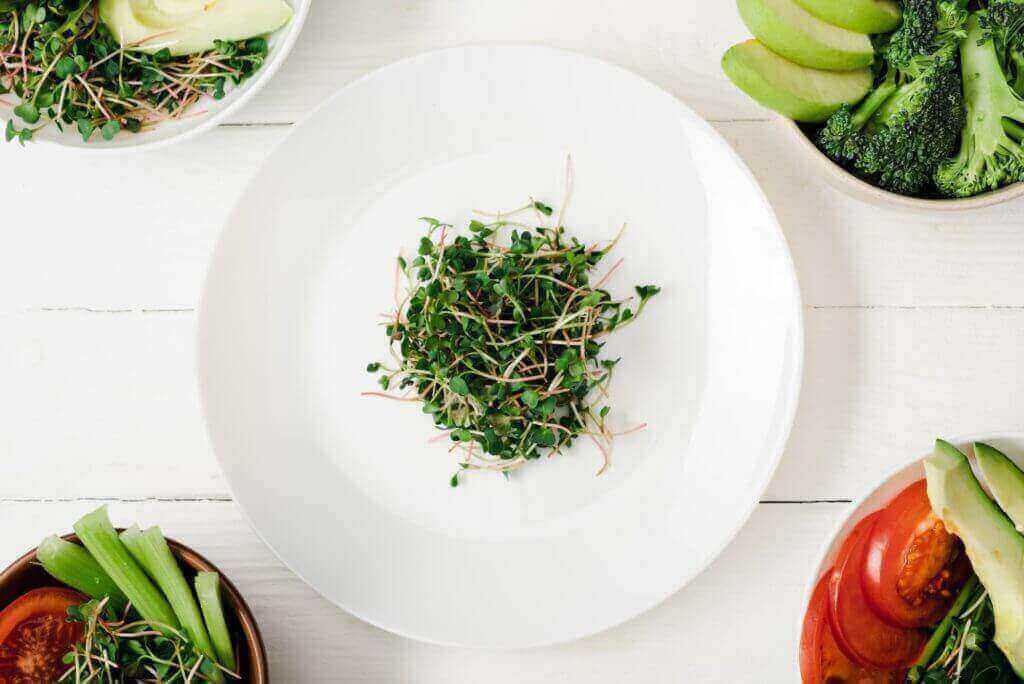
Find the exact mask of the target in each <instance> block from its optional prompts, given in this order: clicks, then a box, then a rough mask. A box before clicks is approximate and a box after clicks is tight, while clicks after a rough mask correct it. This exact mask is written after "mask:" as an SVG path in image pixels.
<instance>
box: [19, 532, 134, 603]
mask: <svg viewBox="0 0 1024 684" xmlns="http://www.w3.org/2000/svg"><path fill="white" fill-rule="evenodd" d="M36 558H38V559H39V562H40V563H41V564H42V566H43V569H45V570H46V572H48V573H50V575H52V576H53V577H54V578H55V579H57V580H59V581H60V582H63V583H64V584H66V585H68V586H70V587H74V588H75V589H77V590H78V591H80V592H82V593H83V594H86V595H87V596H91V597H92V598H94V599H98V600H102V599H104V598H105V599H107V605H108V606H110V607H111V608H113V609H114V611H115V612H117V613H120V612H121V611H123V610H124V607H125V606H126V605H127V604H128V598H127V597H126V596H125V595H124V592H122V591H121V590H120V589H118V588H117V585H116V584H114V580H112V579H110V575H108V574H107V573H106V572H104V571H103V568H101V567H100V564H99V563H97V562H96V559H95V558H93V557H92V555H90V553H89V552H88V551H86V550H85V549H83V548H82V547H81V546H79V545H78V544H72V543H71V542H69V541H66V540H64V539H61V538H60V537H58V536H57V535H52V536H50V537H47V538H46V539H44V540H43V543H41V544H40V545H39V548H38V549H36Z"/></svg>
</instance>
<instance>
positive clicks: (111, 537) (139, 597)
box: [75, 506, 180, 633]
mask: <svg viewBox="0 0 1024 684" xmlns="http://www.w3.org/2000/svg"><path fill="white" fill-rule="evenodd" d="M75 534H77V535H78V538H79V539H81V540H82V543H83V544H85V548H87V549H88V550H89V553H91V554H92V557H93V558H95V559H96V562H97V563H99V564H100V567H101V568H103V570H105V571H106V573H107V574H108V575H110V578H111V579H112V580H114V583H115V584H117V586H118V587H120V589H121V591H123V592H124V595H125V596H127V597H128V600H129V601H131V602H132V606H133V607H134V608H135V610H136V611H138V613H139V615H141V616H142V618H143V619H144V620H146V621H147V622H150V623H152V624H153V625H154V626H156V627H158V628H159V629H160V631H162V632H165V633H169V630H174V631H177V630H178V629H179V628H180V625H179V624H178V618H176V617H174V611H173V610H171V606H170V605H169V604H168V603H167V600H166V599H165V598H164V596H163V594H161V593H160V590H159V589H157V588H156V587H155V586H153V583H152V582H150V581H149V578H148V577H146V573H145V572H144V571H143V570H142V568H140V567H139V564H138V563H136V562H135V559H134V558H132V556H131V554H130V553H128V549H126V548H125V547H124V544H122V543H121V540H120V539H118V537H117V530H115V529H114V526H113V525H111V524H110V518H109V517H108V516H107V507H106V506H101V507H100V508H97V509H96V510H95V511H93V512H92V513H89V514H88V515H86V516H84V517H83V518H82V519H81V520H79V521H78V522H76V523H75Z"/></svg>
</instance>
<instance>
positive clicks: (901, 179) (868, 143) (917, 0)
mask: <svg viewBox="0 0 1024 684" xmlns="http://www.w3.org/2000/svg"><path fill="white" fill-rule="evenodd" d="M737 5H738V7H739V10H740V14H741V16H742V17H743V20H744V22H745V23H746V24H747V26H748V27H749V28H750V30H751V32H752V33H754V35H755V36H756V38H755V39H753V40H749V41H746V42H744V43H740V44H738V45H735V46H733V47H732V48H730V49H729V50H728V51H727V52H726V54H725V56H724V57H723V59H722V67H723V70H724V71H725V73H726V75H727V76H728V77H729V78H730V79H731V80H732V81H733V83H735V84H736V85H737V86H738V87H739V88H740V89H741V90H743V91H744V92H745V93H747V94H748V95H749V96H750V97H752V98H753V99H754V100H756V101H758V102H759V103H761V104H762V105H764V106H766V107H768V108H770V109H772V110H774V111H776V112H777V113H779V114H780V115H781V116H782V117H784V120H785V127H786V129H787V130H788V131H789V132H790V134H791V135H792V136H793V138H794V140H795V141H796V142H797V144H798V145H799V146H800V147H801V148H802V149H805V150H806V151H807V152H808V153H809V155H811V156H812V158H813V159H816V160H817V161H818V162H819V163H820V164H821V165H822V167H823V168H824V169H825V170H826V172H825V174H824V175H825V178H826V179H827V180H829V181H830V182H832V184H834V185H836V186H837V187H839V188H840V189H841V190H844V191H846V192H847V193H849V194H852V195H854V196H855V197H858V198H859V199H863V200H866V201H869V202H873V203H879V204H887V205H890V206H900V207H906V208H919V209H920V208H924V209H936V208H944V209H967V208H974V207H979V206H986V205H990V204H995V203H998V202H1002V201H1005V200H1007V199H1010V198H1013V197H1017V196H1019V195H1021V194H1024V184H1022V183H1021V181H1024V145H1022V141H1024V97H1022V94H1024V1H1021V0H898V1H897V0H737Z"/></svg>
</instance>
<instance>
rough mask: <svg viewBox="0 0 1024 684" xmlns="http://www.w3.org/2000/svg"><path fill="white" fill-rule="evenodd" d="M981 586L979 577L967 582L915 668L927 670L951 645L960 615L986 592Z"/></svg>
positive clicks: (936, 629) (915, 664) (933, 633)
mask: <svg viewBox="0 0 1024 684" xmlns="http://www.w3.org/2000/svg"><path fill="white" fill-rule="evenodd" d="M979 586H980V585H979V583H978V577H977V576H972V577H971V578H970V579H969V580H967V582H966V583H965V584H964V586H963V588H961V589H960V593H959V594H958V595H957V597H956V600H954V601H953V605H951V606H950V607H949V612H947V613H946V617H944V618H943V619H942V622H940V623H939V626H938V627H936V628H935V631H934V632H932V636H931V638H930V639H928V643H927V644H925V647H924V651H922V652H921V656H920V657H919V658H918V659H917V662H916V663H914V667H915V668H920V669H922V670H924V669H927V668H928V666H929V665H930V664H931V663H932V661H933V660H935V656H936V654H937V653H939V652H940V649H941V648H942V647H943V646H946V645H947V644H948V643H949V641H950V640H949V639H948V638H947V637H948V636H949V633H950V631H951V630H952V629H953V625H954V623H955V622H956V621H957V620H958V619H959V618H960V613H961V612H962V611H963V610H964V609H965V608H967V606H968V605H970V604H972V603H973V602H974V601H972V599H976V598H978V595H979V592H983V591H984V587H982V588H981V589H979ZM911 681H920V679H911Z"/></svg>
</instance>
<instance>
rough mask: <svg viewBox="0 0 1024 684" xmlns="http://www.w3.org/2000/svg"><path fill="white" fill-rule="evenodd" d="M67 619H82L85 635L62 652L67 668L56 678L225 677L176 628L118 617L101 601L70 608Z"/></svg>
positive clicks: (120, 681) (82, 681)
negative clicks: (171, 628) (64, 652)
mask: <svg viewBox="0 0 1024 684" xmlns="http://www.w3.org/2000/svg"><path fill="white" fill-rule="evenodd" d="M68 620H69V621H70V622H79V623H82V624H83V626H84V636H83V638H82V639H81V640H79V641H78V642H77V643H76V644H75V645H74V647H73V649H72V650H71V651H70V652H68V653H67V654H65V655H64V663H65V664H66V665H68V669H67V671H65V672H64V674H63V675H62V676H61V678H60V679H59V680H57V681H58V682H68V683H69V684H70V683H72V682H73V683H74V684H87V683H90V684H99V683H100V682H102V683H104V684H113V683H117V684H128V683H129V682H165V683H166V684H171V683H172V682H193V683H196V684H198V683H199V682H220V681H223V677H222V675H221V673H220V669H219V668H218V666H217V665H216V664H215V663H214V662H213V661H212V660H210V659H209V658H207V657H205V656H203V655H202V654H201V653H199V652H198V651H197V650H196V648H195V646H193V645H192V643H190V642H189V641H188V640H187V639H186V638H185V637H184V635H182V634H181V633H180V632H177V631H175V630H167V629H165V628H163V627H162V626H161V625H154V624H151V623H149V622H146V621H145V620H138V619H137V618H136V617H135V616H131V617H127V618H126V617H124V616H120V615H118V614H116V613H114V612H113V611H112V610H111V609H110V607H109V606H107V605H105V604H104V603H103V602H100V601H90V602H88V603H84V604H82V605H81V606H72V607H70V608H68Z"/></svg>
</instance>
